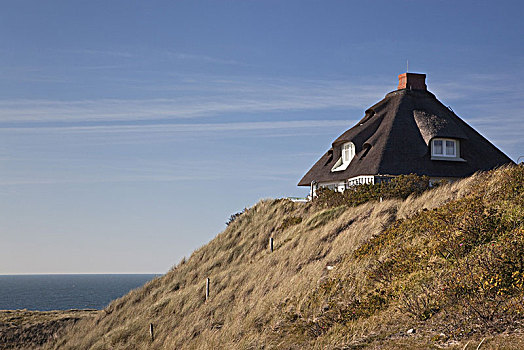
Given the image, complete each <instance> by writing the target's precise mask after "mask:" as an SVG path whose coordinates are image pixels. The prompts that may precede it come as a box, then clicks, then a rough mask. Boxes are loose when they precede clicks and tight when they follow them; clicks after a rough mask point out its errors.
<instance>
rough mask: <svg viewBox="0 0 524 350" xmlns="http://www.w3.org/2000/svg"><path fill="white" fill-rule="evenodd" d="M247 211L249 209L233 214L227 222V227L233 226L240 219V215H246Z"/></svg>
mask: <svg viewBox="0 0 524 350" xmlns="http://www.w3.org/2000/svg"><path fill="white" fill-rule="evenodd" d="M246 211H247V208H244V210H242V211H239V212H238V213H235V214H232V215H231V216H230V217H229V219H228V220H227V222H226V226H229V225H231V224H232V223H233V222H234V221H235V220H236V219H238V218H239V217H240V215H242V214H244V213H245V212H246Z"/></svg>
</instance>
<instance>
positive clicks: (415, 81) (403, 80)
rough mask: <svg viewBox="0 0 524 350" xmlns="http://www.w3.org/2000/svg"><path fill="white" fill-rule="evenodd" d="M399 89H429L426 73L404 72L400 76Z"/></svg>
mask: <svg viewBox="0 0 524 350" xmlns="http://www.w3.org/2000/svg"><path fill="white" fill-rule="evenodd" d="M397 89H398V90H400V89H409V90H427V89H428V88H427V86H426V74H418V73H404V74H400V75H399V76H398V88H397Z"/></svg>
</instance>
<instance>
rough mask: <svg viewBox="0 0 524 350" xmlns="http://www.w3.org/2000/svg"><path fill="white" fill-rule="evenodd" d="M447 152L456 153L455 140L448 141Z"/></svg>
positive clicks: (451, 154) (448, 153) (449, 153)
mask: <svg viewBox="0 0 524 350" xmlns="http://www.w3.org/2000/svg"><path fill="white" fill-rule="evenodd" d="M446 154H447V155H448V156H454V155H455V141H446Z"/></svg>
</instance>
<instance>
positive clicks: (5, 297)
mask: <svg viewBox="0 0 524 350" xmlns="http://www.w3.org/2000/svg"><path fill="white" fill-rule="evenodd" d="M157 276H160V275H155V274H110V275H109V274H108V275H103V274H93V275H90V274H81V275H0V310H19V309H27V310H39V311H50V310H69V309H103V308H104V307H106V306H107V305H108V304H109V303H110V302H111V301H112V300H114V299H117V298H119V297H121V296H123V295H125V294H127V293H128V292H129V291H130V290H132V289H135V288H138V287H140V286H142V285H144V284H145V283H146V282H148V281H150V280H152V279H154V278H155V277H157Z"/></svg>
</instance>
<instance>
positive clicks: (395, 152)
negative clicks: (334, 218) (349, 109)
mask: <svg viewBox="0 0 524 350" xmlns="http://www.w3.org/2000/svg"><path fill="white" fill-rule="evenodd" d="M425 80H426V75H425V74H417V73H404V74H401V75H399V84H398V88H397V90H395V91H392V92H390V93H388V94H387V95H386V96H385V97H384V99H383V100H381V101H380V102H378V103H376V104H375V105H373V106H371V107H370V108H369V109H368V110H366V112H365V115H364V117H363V118H362V119H361V120H360V121H359V122H358V123H357V124H356V125H355V126H353V127H352V128H351V129H349V130H347V131H346V132H344V133H343V134H342V135H340V137H338V138H337V139H336V140H335V141H334V142H333V143H332V145H331V148H330V149H329V150H328V151H327V152H326V153H325V154H324V155H323V156H322V157H321V158H320V159H319V160H318V161H317V162H316V163H315V165H313V167H312V168H311V169H310V170H309V171H308V172H307V173H306V174H305V175H304V177H303V178H302V180H300V182H299V183H298V185H299V186H311V194H314V192H315V190H316V188H318V187H329V188H331V189H334V190H336V191H343V190H344V189H346V188H348V186H352V185H357V184H363V183H378V182H381V181H389V180H390V179H391V178H392V177H394V176H397V175H402V174H410V173H415V174H418V175H427V176H429V177H430V181H435V180H440V179H450V180H453V179H457V178H462V177H466V176H469V175H472V174H473V173H474V172H476V171H479V170H489V169H493V168H495V167H498V166H501V165H503V164H508V163H513V161H512V160H511V159H510V158H509V157H508V156H506V155H505V154H504V153H503V152H502V151H500V150H499V149H498V148H497V147H495V146H494V145H493V144H491V143H490V142H489V141H488V140H486V139H485V138H484V137H483V136H482V135H480V134H479V133H478V132H477V131H475V130H474V129H473V128H472V127H470V126H469V125H468V124H466V123H465V122H464V121H463V120H462V119H460V118H459V117H458V116H457V115H456V114H455V113H454V112H453V110H451V108H448V107H446V106H445V105H443V104H442V103H441V102H440V101H439V100H438V99H437V98H436V97H435V95H433V94H432V93H431V92H429V91H428V90H427V87H426V81H425Z"/></svg>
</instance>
